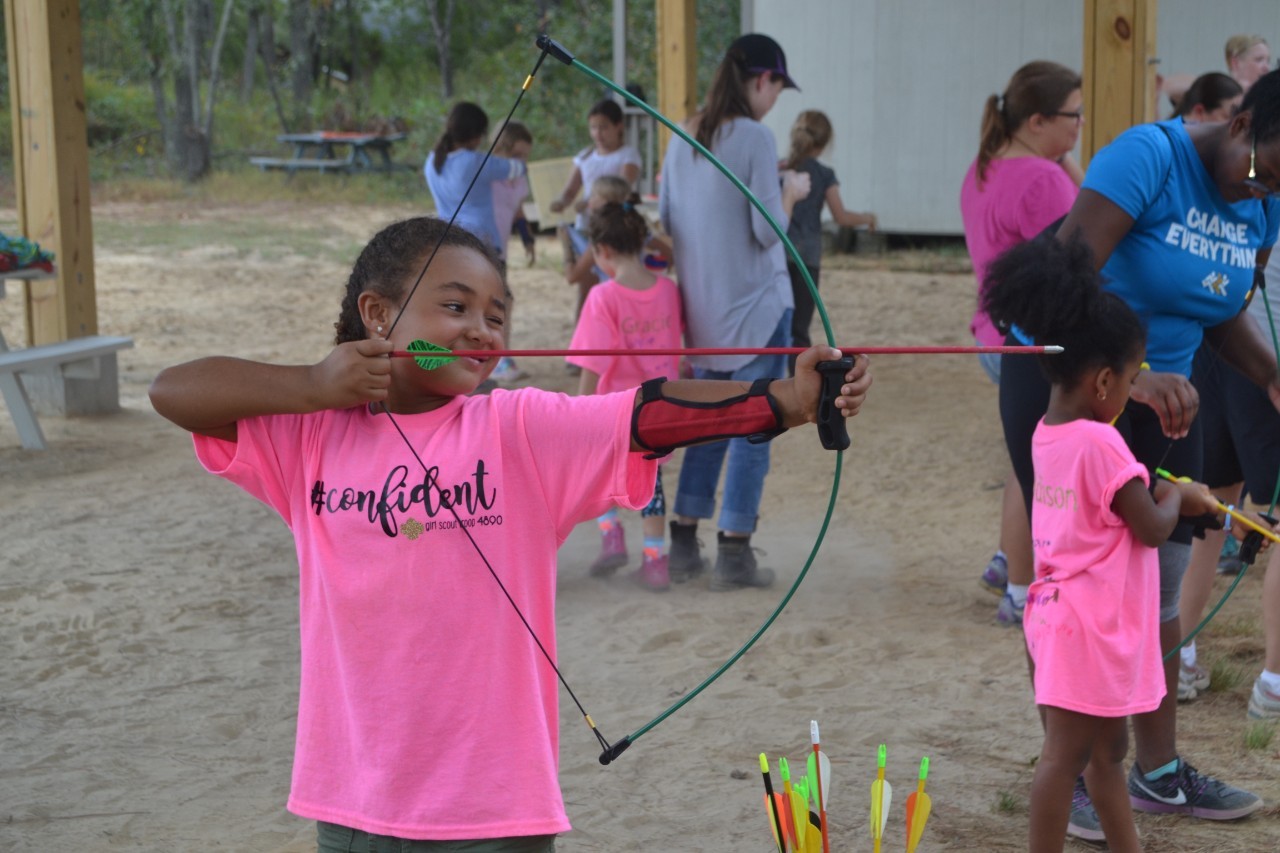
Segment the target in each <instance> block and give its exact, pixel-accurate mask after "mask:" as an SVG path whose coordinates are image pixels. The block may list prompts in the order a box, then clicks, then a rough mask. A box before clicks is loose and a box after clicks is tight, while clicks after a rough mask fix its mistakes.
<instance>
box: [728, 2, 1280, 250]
mask: <svg viewBox="0 0 1280 853" xmlns="http://www.w3.org/2000/svg"><path fill="white" fill-rule="evenodd" d="M743 6H744V15H743V20H744V21H748V20H749V21H751V22H752V24H751V26H752V28H753V29H754V31H756V32H762V33H768V34H769V35H771V36H773V37H774V38H775V39H777V41H778V43H779V44H781V45H782V48H783V50H784V51H786V54H787V62H788V65H789V66H790V71H791V73H792V76H793V77H794V78H795V80H796V82H797V83H798V84H799V85H800V87H801V91H800V92H794V91H791V90H787V91H786V92H784V93H783V95H782V97H780V98H779V99H778V103H777V105H776V106H775V107H774V109H773V111H772V112H771V113H770V114H769V116H768V117H767V118H766V119H765V123H766V124H768V125H769V127H771V128H772V129H773V131H774V133H775V134H776V136H777V139H778V149H779V152H780V153H783V154H785V151H786V149H787V147H788V134H789V131H790V127H791V123H792V121H793V120H794V118H795V116H796V114H797V113H798V112H800V111H801V110H806V109H820V110H822V111H824V112H826V113H827V115H828V116H830V117H831V123H832V125H833V127H834V130H835V142H834V144H833V145H832V147H831V149H830V150H828V151H827V152H826V153H825V154H824V155H823V157H822V159H823V160H824V161H825V162H827V163H828V164H830V165H831V166H832V168H834V169H835V170H836V174H837V175H838V176H839V178H840V182H841V183H840V190H841V196H842V197H843V199H844V203H845V206H846V207H848V208H849V209H851V210H873V211H875V212H876V214H877V215H878V216H879V219H880V224H881V228H882V229H883V230H885V231H890V232H898V233H913V234H959V233H961V231H962V228H961V223H960V211H959V197H960V182H961V180H962V179H963V177H964V173H965V170H966V169H967V168H968V166H969V164H970V163H971V162H972V161H973V158H974V156H975V155H976V153H977V148H978V131H979V125H980V122H981V118H982V105H983V102H984V101H985V99H986V97H987V96H988V95H990V94H992V93H999V92H1001V91H1003V89H1004V86H1005V84H1006V83H1007V82H1008V80H1009V77H1010V75H1012V74H1013V72H1014V71H1015V70H1017V68H1018V67H1019V66H1020V65H1022V64H1023V63H1026V62H1030V61H1031V60H1033V59H1050V60H1053V61H1055V62H1061V63H1062V64H1064V65H1067V66H1069V67H1072V68H1079V67H1080V65H1081V62H1082V57H1083V38H1084V4H1083V2H1066V0H744V4H743ZM1157 15H1158V18H1157V25H1156V26H1157V30H1156V36H1157V49H1158V54H1159V57H1160V59H1161V64H1160V69H1161V71H1162V73H1165V74H1176V73H1188V74H1192V75H1196V74H1200V73H1202V72H1204V71H1215V70H1217V71H1225V70H1226V69H1225V67H1224V64H1223V57H1222V48H1223V45H1224V44H1225V42H1226V40H1227V38H1228V37H1229V36H1230V35H1232V34H1234V33H1242V32H1243V33H1248V32H1256V33H1259V34H1261V35H1263V36H1264V37H1265V38H1267V40H1268V41H1269V42H1270V43H1271V44H1272V45H1273V55H1275V54H1277V53H1280V51H1277V48H1280V0H1222V2H1218V3H1214V4H1205V3H1203V2H1201V0H1159V7H1158V11H1157ZM1162 108H1164V109H1167V104H1165V105H1163V106H1162Z"/></svg>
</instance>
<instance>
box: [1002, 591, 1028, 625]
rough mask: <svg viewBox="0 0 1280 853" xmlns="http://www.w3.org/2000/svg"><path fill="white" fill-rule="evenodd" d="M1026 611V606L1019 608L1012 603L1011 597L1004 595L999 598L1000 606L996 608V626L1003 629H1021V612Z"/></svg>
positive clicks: (1007, 594)
mask: <svg viewBox="0 0 1280 853" xmlns="http://www.w3.org/2000/svg"><path fill="white" fill-rule="evenodd" d="M1025 609H1026V605H1025V604H1024V605H1022V607H1019V606H1018V605H1016V604H1014V603H1013V596H1012V595H1010V594H1009V593H1007V592H1006V593H1005V594H1004V595H1003V596H1001V598H1000V606H999V607H997V608H996V624H998V625H1001V626H1003V627H1005V628H1021V627H1022V611H1023V610H1025Z"/></svg>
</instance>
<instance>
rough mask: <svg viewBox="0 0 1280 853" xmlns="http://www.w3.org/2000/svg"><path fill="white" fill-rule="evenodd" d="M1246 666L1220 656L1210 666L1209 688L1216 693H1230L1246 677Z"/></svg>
mask: <svg viewBox="0 0 1280 853" xmlns="http://www.w3.org/2000/svg"><path fill="white" fill-rule="evenodd" d="M1246 677H1247V676H1246V675H1245V669H1244V666H1242V665H1241V664H1238V663H1232V662H1231V661H1230V660H1228V659H1226V658H1219V659H1218V660H1215V661H1214V662H1213V665H1212V666H1211V667H1209V690H1211V691H1212V692H1214V693H1230V692H1231V691H1232V690H1235V689H1236V688H1237V687H1239V686H1240V685H1241V684H1243V683H1244V682H1245V679H1246Z"/></svg>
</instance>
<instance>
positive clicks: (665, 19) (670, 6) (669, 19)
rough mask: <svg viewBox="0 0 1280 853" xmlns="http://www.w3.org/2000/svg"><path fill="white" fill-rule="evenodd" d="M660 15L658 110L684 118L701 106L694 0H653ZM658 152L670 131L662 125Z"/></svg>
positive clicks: (660, 154) (671, 115) (661, 149)
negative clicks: (699, 103)
mask: <svg viewBox="0 0 1280 853" xmlns="http://www.w3.org/2000/svg"><path fill="white" fill-rule="evenodd" d="M654 2H655V3H657V18H658V111H659V112H661V113H662V114H663V115H665V116H670V117H671V119H672V121H675V122H682V121H684V120H685V119H686V118H688V117H689V116H691V115H693V113H694V112H695V111H696V110H697V109H698V92H697V89H698V73H697V59H698V47H697V39H696V37H695V36H696V33H697V24H696V22H695V21H696V19H695V18H694V14H693V12H694V0H654ZM659 131H660V132H659V136H658V139H659V143H658V150H659V152H660V153H659V155H658V156H660V157H661V156H663V155H664V154H665V153H666V150H667V143H668V142H670V141H671V131H669V130H667V129H666V128H665V127H662V128H659Z"/></svg>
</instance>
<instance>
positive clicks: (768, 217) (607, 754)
mask: <svg viewBox="0 0 1280 853" xmlns="http://www.w3.org/2000/svg"><path fill="white" fill-rule="evenodd" d="M538 46H539V47H540V48H542V49H543V50H544V51H546V52H549V53H550V54H551V55H552V56H554V57H555V58H556V59H559V60H560V61H561V62H564V63H565V64H566V65H569V66H570V67H573V68H576V69H578V70H579V71H581V72H582V73H584V74H586V75H587V76H588V77H590V78H591V79H593V80H595V81H596V82H597V83H600V84H601V85H603V86H605V87H606V88H608V89H610V90H611V91H613V92H616V93H617V94H619V95H621V96H622V97H623V98H625V99H626V100H627V101H629V102H630V103H632V104H634V105H635V106H637V107H639V108H640V109H641V110H643V111H644V112H646V113H647V114H648V115H650V116H652V117H653V118H654V119H655V120H657V121H659V122H661V123H662V124H663V125H664V126H665V127H666V128H667V129H668V130H670V131H671V132H672V133H674V134H675V135H676V136H678V137H680V139H682V140H684V141H685V142H686V143H688V144H689V145H691V146H693V148H694V149H695V150H696V151H697V152H698V153H699V154H701V155H702V156H704V157H706V158H707V161H708V162H710V163H711V164H712V165H714V166H715V167H716V168H717V169H719V170H720V172H721V173H722V174H723V175H724V176H725V177H726V178H728V179H729V182H730V183H731V184H733V186H734V187H735V188H736V189H737V190H738V192H740V193H741V194H742V195H743V196H745V197H746V199H747V201H749V202H750V203H751V205H752V207H754V208H755V209H756V210H757V211H758V212H759V213H760V215H761V216H763V217H764V219H765V221H766V222H768V223H769V227H770V228H771V229H773V231H774V233H775V234H777V235H778V237H779V239H780V240H781V241H782V245H783V246H784V247H785V248H786V250H787V254H788V256H789V257H790V258H791V259H792V261H793V262H794V263H795V265H796V267H797V268H798V269H799V270H800V272H801V274H802V275H803V277H804V281H805V285H806V286H807V287H808V288H809V293H810V294H812V295H813V302H814V306H815V307H816V308H817V312H818V316H819V318H821V320H822V328H823V331H824V333H825V334H826V338H827V343H828V344H830V345H831V346H832V347H834V346H835V345H836V343H835V340H836V339H835V333H834V331H833V330H832V328H831V318H830V316H829V315H828V313H827V308H826V305H825V303H823V301H822V296H821V295H819V293H818V288H817V286H816V285H815V284H814V281H813V278H812V276H810V275H809V270H808V267H806V266H805V263H804V261H803V259H801V257H800V252H799V250H797V249H796V247H795V244H794V243H792V242H791V240H790V238H788V237H787V232H786V229H785V228H783V227H782V226H781V225H780V224H778V221H777V220H776V219H774V217H773V215H772V214H771V213H770V212H769V210H768V209H767V208H766V207H765V206H764V203H763V202H762V201H760V199H759V198H758V197H756V195H755V194H754V193H753V192H751V190H750V189H748V187H747V185H746V184H744V183H743V182H742V181H741V179H739V178H738V176H737V175H735V174H734V173H733V171H732V170H731V169H729V167H728V166H726V165H725V164H724V163H722V162H721V161H720V159H719V158H718V157H716V156H715V155H714V154H712V153H711V152H710V151H708V150H707V148H706V147H705V146H703V145H702V144H700V143H699V142H698V141H697V140H696V139H694V138H693V137H691V136H690V135H689V134H688V133H687V132H686V131H685V130H684V128H682V127H679V126H678V125H677V124H676V123H674V122H672V121H671V120H670V119H668V118H667V117H666V116H664V115H662V114H661V113H660V112H658V111H657V110H655V109H654V108H653V107H651V106H649V105H648V104H647V103H645V102H644V101H643V100H641V99H640V98H638V97H636V96H635V95H633V94H632V93H630V92H628V91H626V90H625V89H624V88H622V87H621V86H619V85H618V84H617V83H615V82H614V81H612V80H610V79H609V78H607V77H605V76H603V75H602V74H600V73H599V72H597V71H595V70H594V69H593V68H591V67H589V66H587V65H584V64H583V63H582V62H580V61H578V60H577V59H576V58H574V57H573V56H572V55H571V54H569V52H568V51H566V50H565V49H564V48H563V47H561V46H560V45H558V44H556V43H555V42H554V41H553V40H552V39H550V38H548V37H547V36H545V35H543V36H540V37H539V38H538ZM843 460H844V451H843V450H837V451H836V463H835V468H834V470H833V473H832V478H831V495H830V498H829V500H828V501H827V509H826V512H825V513H824V515H823V518H822V526H821V527H820V528H819V530H818V535H817V537H816V538H815V539H814V543H813V547H812V549H811V550H810V551H809V556H808V558H807V559H806V560H805V562H804V567H803V568H801V569H800V572H799V574H798V575H797V576H796V579H795V581H794V582H793V583H792V584H791V587H790V588H789V589H788V590H787V592H786V594H785V595H784V596H783V597H782V600H781V601H780V602H778V604H777V606H776V607H775V608H774V609H773V612H771V613H770V614H769V616H768V617H767V618H766V619H765V621H764V622H763V623H762V624H761V625H760V627H759V628H757V629H756V631H755V633H753V634H752V635H751V637H750V638H749V639H748V640H747V641H746V642H745V643H743V644H742V646H741V647H739V649H738V650H737V651H736V652H734V653H733V654H732V655H730V656H729V658H728V659H727V660H725V662H724V663H722V664H721V665H720V666H719V668H717V669H716V670H715V672H713V673H711V675H709V676H707V677H706V678H705V679H704V680H703V681H702V683H700V684H699V685H698V686H696V687H694V688H693V689H692V690H690V691H689V692H688V693H686V694H684V695H683V696H681V697H680V698H679V699H678V700H677V701H676V702H675V703H674V704H673V705H671V706H670V707H669V708H667V709H666V710H665V711H663V712H662V713H660V714H658V716H656V717H654V718H653V719H652V720H650V721H649V722H647V723H645V724H644V725H643V726H641V727H640V728H638V729H636V730H635V731H634V732H632V733H631V734H630V735H627V736H626V737H624V738H622V739H621V740H619V741H618V742H617V743H615V744H614V745H613V746H612V747H610V748H608V749H606V750H605V751H604V752H602V753H601V754H600V763H601V764H609V763H611V762H612V761H613V760H614V759H615V758H617V757H618V756H619V755H621V754H622V753H623V751H625V750H626V749H627V747H629V746H630V745H631V744H632V743H633V742H634V741H636V740H638V739H639V738H640V737H642V736H643V735H644V734H645V733H647V732H649V731H650V730H652V729H653V728H655V727H656V726H658V725H659V724H660V723H662V722H663V721H664V720H666V719H667V718H668V717H670V716H671V715H672V714H674V713H675V712H676V711H679V710H680V709H681V708H683V707H684V706H685V705H687V704H688V703H689V702H691V701H693V699H694V697H696V696H697V695H698V694H699V693H701V692H702V691H703V690H705V689H706V688H707V687H709V686H710V685H711V684H712V683H713V682H715V681H716V679H718V678H719V677H720V676H722V675H724V674H725V673H726V672H727V671H728V670H729V668H730V667H732V666H733V665H734V664H735V663H737V662H738V660H739V659H741V657H742V656H743V655H745V654H746V653H747V651H748V650H750V649H751V647H752V646H754V645H755V643H756V641H757V640H759V639H760V637H762V636H763V635H764V633H765V632H766V631H768V630H769V628H770V627H771V626H772V625H773V623H774V622H775V621H776V620H777V618H778V616H780V615H781V614H782V611H783V610H784V609H785V608H786V606H787V604H788V603H790V601H791V599H792V598H793V597H794V596H795V594H796V590H798V589H799V588H800V584H801V583H803V582H804V579H805V577H806V576H807V575H808V573H809V568H810V567H811V566H812V565H813V561H814V559H815V558H816V557H817V556H818V551H819V550H820V549H821V548H822V542H823V540H824V539H825V538H826V535H827V530H828V528H829V527H830V526H831V517H832V515H833V514H834V513H835V507H836V497H837V496H838V495H839V492H840V474H841V471H842V468H843Z"/></svg>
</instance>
